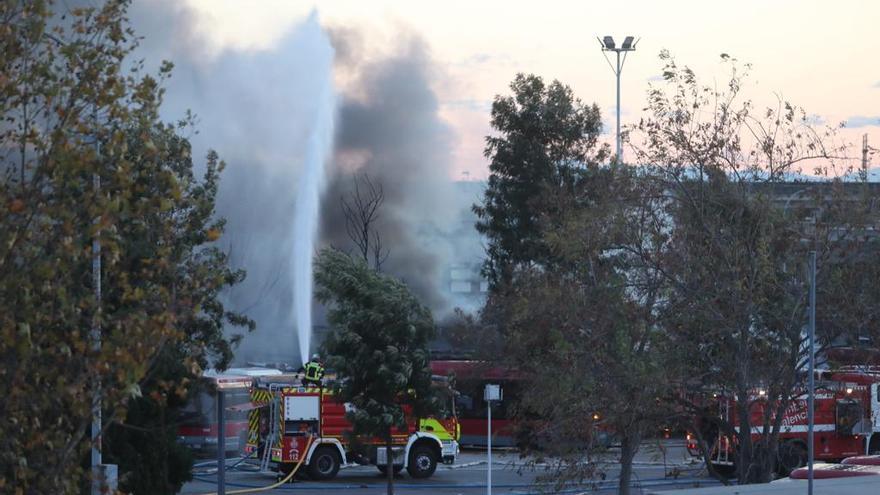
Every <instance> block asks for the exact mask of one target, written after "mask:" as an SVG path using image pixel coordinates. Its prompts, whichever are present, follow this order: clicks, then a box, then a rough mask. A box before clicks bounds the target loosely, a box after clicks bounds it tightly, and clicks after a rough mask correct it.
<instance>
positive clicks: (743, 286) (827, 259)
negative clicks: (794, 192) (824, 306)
mask: <svg viewBox="0 0 880 495" xmlns="http://www.w3.org/2000/svg"><path fill="white" fill-rule="evenodd" d="M661 59H662V60H663V61H664V63H665V67H664V72H663V73H664V78H665V87H652V88H651V90H650V91H649V95H648V108H647V110H648V112H649V115H648V117H646V118H645V119H643V120H642V121H641V122H640V124H639V125H638V126H637V127H636V128H635V129H634V130H633V131H635V132H636V133H637V134H638V135H640V136H641V137H642V138H643V142H642V144H641V145H640V146H636V152H637V156H638V157H639V161H640V162H641V163H642V164H644V166H645V167H647V168H649V169H650V170H652V175H653V177H654V180H656V181H657V182H658V183H661V184H662V190H663V191H664V192H665V197H666V199H667V201H666V202H665V206H664V211H665V213H664V214H665V215H666V216H668V217H669V218H670V219H671V220H672V228H671V229H670V235H671V241H670V242H671V245H670V249H668V250H667V251H666V252H665V255H664V256H663V257H661V258H644V260H645V262H646V263H650V264H652V265H653V266H654V267H655V268H656V270H657V271H658V273H661V274H663V276H664V277H665V278H666V282H667V284H668V286H669V287H670V292H669V294H668V298H667V304H668V312H669V313H670V315H672V317H671V318H670V320H669V321H668V322H667V325H666V329H667V332H666V335H667V338H668V339H669V340H670V344H669V345H668V346H667V348H668V349H670V353H669V354H668V357H669V358H670V361H669V367H668V369H669V374H670V376H677V377H678V380H677V381H678V383H680V384H682V385H683V386H684V387H685V388H686V389H687V390H688V391H689V392H693V393H695V394H697V395H702V396H703V397H709V396H711V394H713V393H720V394H722V395H723V394H730V395H731V396H732V397H734V398H735V399H736V407H735V411H734V412H733V414H734V415H735V417H736V420H737V423H738V425H739V429H738V430H735V429H734V423H733V419H732V418H729V419H725V420H722V421H720V422H719V424H718V428H719V430H720V432H721V433H723V434H727V435H729V436H731V437H734V438H735V444H736V448H737V450H736V465H737V470H738V480H739V482H740V483H754V482H763V481H768V480H769V479H770V477H771V474H772V471H773V468H774V465H775V463H776V460H777V458H779V455H778V454H779V451H778V449H779V441H778V439H779V432H780V429H781V422H782V418H783V416H784V415H783V412H784V411H785V410H786V408H787V407H788V405H789V404H790V403H791V401H792V400H794V399H795V398H796V396H797V395H798V394H799V393H800V392H799V386H800V383H801V377H802V376H803V374H802V373H803V366H804V363H805V356H804V354H803V351H804V347H803V329H804V326H805V323H806V318H805V315H806V312H805V308H806V294H807V291H808V285H807V280H806V277H805V270H804V266H805V262H806V260H807V253H808V251H810V250H816V251H818V252H819V254H820V264H823V265H825V266H829V265H830V264H833V263H835V261H834V260H841V259H845V258H846V257H847V256H848V255H847V254H846V252H847V251H852V250H853V249H854V248H855V251H859V250H861V247H855V245H861V246H864V244H863V243H861V241H858V238H859V237H861V236H860V235H856V234H857V233H858V232H860V231H864V226H865V225H866V224H865V221H866V220H867V219H868V218H869V216H867V215H863V214H861V213H859V214H854V213H855V212H857V211H858V212H864V211H866V210H864V209H862V208H855V209H852V210H851V211H850V213H849V214H843V212H844V211H845V210H847V208H845V207H844V205H853V204H854V202H853V201H852V198H851V197H850V198H848V197H847V193H846V191H845V189H844V188H842V187H839V186H840V184H839V183H836V182H835V181H833V180H829V181H825V182H824V183H821V184H819V183H809V184H806V183H804V184H802V185H801V186H799V187H800V188H801V189H803V190H804V191H806V192H807V194H806V195H805V196H806V197H807V199H808V201H806V203H808V207H806V208H789V207H788V205H787V203H786V204H783V205H782V206H781V207H780V205H779V204H778V202H775V199H774V198H775V196H776V195H777V194H778V191H780V190H783V189H781V188H782V186H783V185H784V183H786V182H790V181H792V180H793V178H794V177H796V174H797V173H798V172H800V169H801V168H802V167H808V166H815V167H816V169H815V172H816V173H817V174H818V175H829V174H833V173H834V170H833V167H834V164H835V162H836V161H837V159H838V158H840V157H841V156H843V150H842V148H840V147H835V146H833V142H834V130H833V129H826V130H824V131H823V130H819V129H816V128H814V126H812V124H811V123H810V121H809V119H808V118H807V117H806V113H805V112H804V111H803V110H801V109H799V108H797V107H795V106H793V105H791V104H790V103H788V102H785V101H780V102H779V105H778V107H776V108H768V109H766V110H764V111H762V112H756V111H755V110H754V109H753V105H752V103H751V102H749V101H742V99H741V97H740V96H739V93H740V89H741V87H742V84H743V77H744V76H743V75H742V74H741V72H740V70H739V67H738V66H737V65H736V62H735V60H733V59H730V58H729V57H728V56H726V55H724V56H722V59H723V61H724V63H726V64H728V65H729V67H730V71H731V75H730V80H729V82H728V83H727V84H726V85H724V87H723V88H722V89H718V88H717V87H715V86H704V85H702V84H701V83H700V82H699V80H698V79H697V77H696V75H695V74H694V73H693V72H692V71H691V70H690V69H689V68H687V67H680V66H678V65H676V63H675V61H674V60H673V59H672V57H671V56H670V55H669V54H668V53H665V52H664V53H662V54H661ZM838 172H840V171H838ZM841 239H845V240H848V241H851V242H840V240H841ZM840 282H843V281H842V280H841V281H840ZM850 287H852V286H851V285H850V283H849V282H846V283H841V284H839V285H836V286H835V287H833V288H831V287H826V288H827V289H829V290H831V291H843V292H846V291H848V290H850ZM759 388H761V389H764V390H765V391H766V394H767V398H768V399H767V400H766V401H765V404H764V405H765V407H764V414H763V417H762V418H761V420H760V424H757V425H756V424H753V418H752V414H751V412H752V410H753V408H754V407H755V405H756V401H758V400H764V399H762V398H760V397H757V395H756V394H755V391H756V390H758V389H759ZM703 412H707V411H706V410H703ZM716 420H717V418H716V419H713V421H716ZM753 427H757V428H758V430H759V431H760V434H759V438H758V440H757V441H753V440H752V431H753V430H752V428H753ZM704 447H708V446H704ZM785 447H790V446H785Z"/></svg>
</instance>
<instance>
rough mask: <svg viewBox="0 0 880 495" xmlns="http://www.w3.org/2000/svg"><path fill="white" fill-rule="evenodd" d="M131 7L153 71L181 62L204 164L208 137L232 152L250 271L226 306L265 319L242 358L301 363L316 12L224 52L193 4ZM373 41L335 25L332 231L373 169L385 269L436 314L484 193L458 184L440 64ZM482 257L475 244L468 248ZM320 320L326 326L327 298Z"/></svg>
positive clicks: (174, 88) (327, 230)
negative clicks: (303, 188) (296, 297)
mask: <svg viewBox="0 0 880 495" xmlns="http://www.w3.org/2000/svg"><path fill="white" fill-rule="evenodd" d="M131 18H132V22H133V25H134V27H135V29H136V30H137V32H138V33H139V34H141V35H144V36H145V40H144V42H143V44H142V46H141V48H140V50H139V53H138V54H137V55H138V57H142V58H144V59H145V60H146V62H147V68H148V70H149V69H153V70H154V68H155V67H157V66H158V64H159V62H160V60H161V59H163V58H165V59H170V60H172V61H173V62H174V64H175V70H174V74H173V76H172V77H171V79H170V80H169V81H168V82H167V84H166V87H167V93H166V99H165V103H166V104H165V105H164V106H163V117H164V118H165V119H166V120H168V121H175V120H177V119H179V118H181V117H182V116H183V115H184V113H185V111H186V110H187V109H191V110H192V111H193V112H194V113H195V114H196V115H197V118H198V125H197V128H196V129H197V131H198V134H193V135H192V143H193V157H194V160H195V161H196V162H197V163H202V162H203V159H204V156H205V153H206V151H207V149H208V148H209V147H210V148H214V149H216V150H217V151H218V153H219V154H220V156H221V158H222V159H224V160H225V161H226V163H227V169H226V170H225V171H224V173H223V177H222V180H221V192H220V195H219V198H218V201H219V204H218V205H217V213H218V215H220V216H223V217H225V218H227V220H228V224H227V231H226V234H225V235H224V236H223V238H222V239H221V245H222V247H223V248H224V249H227V250H228V251H229V254H230V256H231V259H232V261H233V263H234V265H235V266H236V267H240V268H243V269H245V270H247V279H246V281H245V282H244V283H243V284H241V285H239V286H237V287H236V288H234V289H233V290H232V291H231V292H230V293H229V294H227V303H228V305H229V307H230V309H234V310H237V311H243V312H245V313H246V314H247V315H248V316H250V317H251V318H253V319H254V320H255V321H256V323H257V329H256V331H255V332H254V333H253V334H250V335H248V336H246V337H245V339H244V341H243V342H242V345H241V347H240V348H239V350H238V351H237V352H236V361H237V363H238V364H241V363H244V362H245V361H248V360H254V361H287V362H290V361H298V358H297V356H298V354H299V352H298V345H297V342H296V341H297V337H296V333H295V328H294V326H295V325H294V322H293V314H292V309H293V308H292V306H293V300H292V287H291V277H290V274H289V271H290V256H291V252H292V250H291V234H290V230H291V225H292V220H293V205H294V200H295V193H296V185H297V183H298V180H299V173H300V169H301V165H302V161H303V155H304V152H305V140H306V138H307V136H308V135H309V130H310V129H311V128H312V127H313V122H314V121H313V116H314V114H315V111H314V105H315V101H316V94H317V91H316V88H315V87H314V81H313V79H314V78H313V77H312V74H313V72H314V71H315V67H318V66H319V65H320V64H321V63H323V60H324V58H325V57H324V56H323V55H322V54H325V53H326V52H325V50H326V46H325V45H326V43H323V44H322V42H321V38H322V37H321V36H320V35H319V33H316V32H315V30H316V29H318V28H317V27H316V24H317V23H315V22H313V19H309V20H306V19H303V22H302V23H301V24H300V25H298V26H292V27H291V29H290V31H289V32H288V34H287V35H286V36H285V37H283V38H282V39H281V40H280V41H279V43H278V44H277V45H276V46H274V47H272V48H270V49H267V50H245V51H236V50H227V51H224V52H222V53H219V54H217V53H210V51H209V50H208V49H207V48H206V46H207V43H206V41H205V40H201V39H198V36H197V34H194V32H195V31H194V30H193V29H192V26H193V23H194V14H193V13H192V12H191V11H190V10H189V9H187V8H186V7H185V5H183V3H182V2H177V1H173V0H152V1H149V2H147V1H140V2H135V3H134V5H133V9H132V11H131ZM366 38H367V34H366V33H364V32H362V31H360V30H359V29H356V28H339V27H334V28H333V29H332V30H331V40H332V44H333V48H334V49H335V52H336V57H335V67H334V70H335V71H336V73H337V74H339V75H340V79H341V80H342V81H343V84H342V87H341V88H338V91H339V93H340V94H339V96H338V102H339V110H338V117H337V121H336V134H337V137H336V149H335V154H334V163H332V164H331V165H330V167H329V168H330V170H329V174H328V178H327V180H328V189H327V191H326V193H325V195H324V199H323V203H322V221H321V226H322V234H321V235H322V242H323V244H324V245H328V244H332V245H334V246H338V247H341V248H343V249H346V248H350V243H349V240H348V238H347V236H346V234H345V226H344V219H343V216H342V210H341V208H340V203H339V200H340V197H341V196H343V195H345V194H346V193H347V192H348V191H349V188H350V187H351V184H352V177H353V175H354V174H356V173H361V174H362V173H367V174H369V175H370V177H371V178H372V180H374V181H375V182H378V183H381V184H382V187H383V189H384V192H385V197H386V199H385V205H384V206H383V208H382V211H381V212H380V215H381V218H380V220H379V224H378V227H379V232H380V235H381V237H382V242H383V244H384V245H385V246H387V247H388V248H390V255H389V257H388V259H387V261H386V263H385V264H384V265H383V271H384V272H386V273H389V274H393V275H395V276H398V277H401V278H403V279H404V280H405V281H406V282H407V283H408V284H409V285H410V287H411V288H412V289H413V290H414V292H415V293H416V294H417V295H418V296H419V297H420V298H421V299H422V301H423V302H425V303H426V304H428V305H429V306H430V307H431V308H432V309H433V310H434V311H435V313H438V314H442V313H444V312H447V313H448V312H449V311H451V308H452V305H458V304H462V302H461V301H449V300H448V299H447V297H448V296H449V294H448V291H444V290H443V286H444V283H447V282H448V281H447V280H446V278H445V275H444V273H445V272H446V271H447V268H448V266H449V265H450V264H451V263H452V262H453V261H454V260H456V259H460V258H461V253H462V252H463V249H462V247H461V242H460V241H459V238H461V237H462V233H463V234H464V235H466V236H469V237H468V239H473V238H474V237H475V232H474V230H473V227H472V224H471V225H469V226H466V227H464V228H462V227H461V225H462V222H461V212H462V211H467V209H468V206H469V205H470V204H471V203H472V202H473V201H474V200H475V199H476V198H475V197H474V195H473V194H465V195H462V194H461V192H460V191H458V190H457V189H456V188H454V187H453V184H452V182H451V181H450V177H449V169H450V164H451V163H450V161H451V153H450V147H451V145H452V138H453V136H452V133H451V130H450V129H449V127H448V126H447V124H446V123H445V122H444V121H443V120H442V119H441V118H440V116H439V102H438V99H437V96H436V94H435V92H434V90H433V89H432V88H434V87H436V86H437V85H436V84H435V82H436V81H438V80H440V77H442V73H440V71H439V70H438V69H437V66H436V64H434V63H433V61H432V59H431V57H430V54H429V51H428V49H427V47H426V46H425V45H424V43H423V42H422V41H421V40H420V39H419V38H418V37H416V36H414V35H407V34H403V35H401V36H400V38H399V39H398V40H396V43H395V44H394V47H393V49H391V50H390V51H385V52H384V53H382V54H380V55H376V54H374V53H368V52H367V50H366V49H365V48H364V46H365V43H364V40H365V39H366ZM473 244H474V243H471V244H469V245H473ZM476 244H477V245H478V242H477V243H476ZM468 249H470V248H468ZM480 255H481V253H480V252H479V251H478V250H477V252H474V253H471V251H467V255H466V256H465V258H469V259H470V258H473V259H479V256H480ZM313 322H314V324H315V325H317V326H322V325H324V324H325V322H324V318H323V315H322V311H321V308H316V312H315V314H314V316H313ZM236 331H239V330H236ZM318 338H319V339H320V336H319V337H318Z"/></svg>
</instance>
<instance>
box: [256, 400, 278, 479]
mask: <svg viewBox="0 0 880 495" xmlns="http://www.w3.org/2000/svg"><path fill="white" fill-rule="evenodd" d="M269 391H270V392H271V394H272V400H271V401H269V404H268V406H267V407H268V408H269V434H268V435H267V436H266V440H265V444H264V445H265V446H264V447H263V457H262V459H260V472H261V473H271V471H270V470H269V463H270V462H271V461H272V448H273V447H274V446H275V442H276V441H277V440H278V439H279V438H280V436H279V432H278V415H279V410H280V407H279V406H280V404H279V400H280V399H279V398H280V395H279V394H276V393H275V390H274V389H273V387H272V385H270V386H269Z"/></svg>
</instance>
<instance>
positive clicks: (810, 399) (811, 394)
mask: <svg viewBox="0 0 880 495" xmlns="http://www.w3.org/2000/svg"><path fill="white" fill-rule="evenodd" d="M809 333H810V335H809V346H810V360H809V369H810V372H809V373H810V376H809V378H808V388H807V393H808V395H807V494H808V495H813V459H815V449H814V447H813V427H814V423H815V418H814V417H813V408H814V404H815V395H816V376H815V374H816V365H815V361H816V251H810V328H809Z"/></svg>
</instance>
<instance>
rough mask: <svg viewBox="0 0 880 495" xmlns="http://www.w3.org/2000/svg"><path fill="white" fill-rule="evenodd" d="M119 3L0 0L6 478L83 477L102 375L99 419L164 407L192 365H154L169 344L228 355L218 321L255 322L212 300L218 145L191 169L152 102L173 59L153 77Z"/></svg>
mask: <svg viewBox="0 0 880 495" xmlns="http://www.w3.org/2000/svg"><path fill="white" fill-rule="evenodd" d="M127 6H128V2H127V1H116V0H114V1H108V2H106V3H104V4H102V5H101V6H99V7H97V8H82V9H74V10H72V11H69V12H68V11H66V10H63V6H62V7H59V8H58V10H56V11H55V12H53V9H55V8H56V6H54V5H53V4H52V2H44V1H12V2H4V3H3V4H2V6H0V18H2V29H0V39H2V45H3V47H4V50H3V52H2V55H0V93H2V95H3V97H2V98H0V113H2V115H3V119H4V125H3V127H2V128H0V137H2V140H3V142H4V143H7V146H5V147H4V151H3V154H2V157H0V158H2V166H0V169H2V171H3V176H2V179H0V205H2V214H0V361H2V363H3V364H2V366H0V394H2V396H3V398H4V400H3V401H2V403H0V415H2V417H3V418H5V420H4V421H3V422H2V425H0V450H2V453H0V490H3V491H9V492H12V493H71V492H75V491H77V490H78V489H80V488H81V487H82V486H83V485H85V484H87V483H88V478H89V476H88V473H87V472H86V471H84V469H83V466H84V465H87V464H86V463H84V462H83V461H84V460H85V459H86V458H87V456H86V454H87V452H88V449H89V447H90V446H91V441H90V437H89V434H88V432H89V424H90V423H91V409H92V406H93V403H92V397H94V396H95V393H96V392H97V391H98V390H100V392H101V396H102V397H103V401H102V403H101V406H102V409H103V410H104V423H103V428H104V429H105V430H106V429H107V428H109V426H110V425H112V424H120V422H124V420H125V418H126V415H127V409H128V407H129V406H132V414H131V415H130V416H129V418H132V420H133V421H134V422H136V423H137V422H139V420H136V419H134V418H136V417H139V416H141V414H140V412H139V411H148V410H149V408H148V407H144V406H147V404H146V403H144V402H138V401H137V398H138V397H140V396H144V397H145V399H153V400H155V401H156V402H155V404H157V405H159V406H161V407H164V403H163V401H164V400H165V399H166V398H167V397H168V396H170V395H175V396H182V395H185V387H186V385H187V381H186V379H185V377H181V376H179V375H178V374H177V373H170V374H168V375H165V374H164V373H163V371H162V369H163V367H162V366H161V365H160V364H161V363H162V362H163V361H164V360H165V359H168V358H170V357H172V356H173V358H174V359H176V361H177V363H179V364H180V365H182V366H183V367H185V368H186V369H187V370H188V372H189V373H191V374H197V373H198V369H199V367H200V366H204V365H206V364H207V363H208V362H209V361H214V360H216V361H218V362H219V363H220V364H221V365H222V363H224V362H226V361H228V359H229V356H230V345H231V342H228V341H226V340H224V339H223V337H222V334H221V333H220V332H219V329H220V327H221V326H222V325H223V324H224V323H227V322H228V323H232V324H245V325H247V324H248V323H249V322H248V321H247V320H246V319H245V318H242V317H240V316H239V315H235V314H232V313H229V312H227V311H225V310H224V309H223V308H222V305H221V304H220V303H219V300H218V299H217V295H218V293H219V291H221V290H222V289H223V287H225V286H227V285H229V284H231V283H234V282H235V281H237V280H239V279H240V277H241V276H242V274H240V273H235V272H231V271H230V270H229V269H228V268H227V267H226V264H225V258H224V257H223V256H222V254H221V253H219V251H216V250H215V249H213V248H212V247H211V246H210V243H211V242H213V241H215V240H216V239H217V238H218V237H219V236H220V235H221V234H222V222H217V221H215V220H211V219H210V217H211V215H212V213H213V194H214V191H215V190H216V180H217V174H218V173H219V170H220V168H222V167H221V166H220V164H219V163H218V162H217V160H216V157H211V158H209V165H208V174H207V175H206V177H205V178H204V180H203V181H196V180H194V179H193V176H192V170H191V166H192V164H191V160H190V157H189V145H188V143H186V140H185V139H182V138H180V137H178V136H177V135H176V133H177V132H178V131H179V129H178V128H176V127H174V126H166V125H163V124H161V123H160V121H159V118H158V108H159V105H160V104H161V94H162V92H161V89H160V85H161V81H162V79H163V78H165V77H167V75H168V74H169V73H170V70H171V66H170V64H164V65H163V66H162V68H161V69H160V71H159V73H158V74H157V75H156V76H151V75H144V74H143V71H142V70H141V69H140V67H139V65H138V64H137V63H131V62H130V60H129V55H130V54H131V51H132V50H133V48H134V46H135V44H136V37H135V35H134V33H133V32H132V31H131V29H130V28H129V27H128V24H127V20H126V9H127ZM93 240H97V242H98V244H99V246H100V249H101V272H100V274H101V288H102V292H103V294H102V296H103V297H102V300H100V301H99V300H97V299H96V298H95V297H94V289H95V286H94V285H93V279H92V242H93ZM93 328H99V329H100V335H101V346H100V348H96V347H95V346H94V345H93V339H92V337H91V335H90V334H91V329H93ZM190 376H192V375H190ZM132 399H135V402H131V401H132ZM132 426H137V425H132ZM120 441H121V442H122V443H123V444H124V443H125V441H126V440H125V439H122V440H120ZM111 443H112V444H113V445H114V446H115V445H118V444H117V442H115V441H111ZM163 462H167V461H164V460H163ZM120 463H121V464H123V469H125V463H124V462H123V461H121V460H120ZM166 466H167V464H166ZM132 467H134V466H133V465H132ZM169 469H170V467H169ZM123 475H124V473H123Z"/></svg>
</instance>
